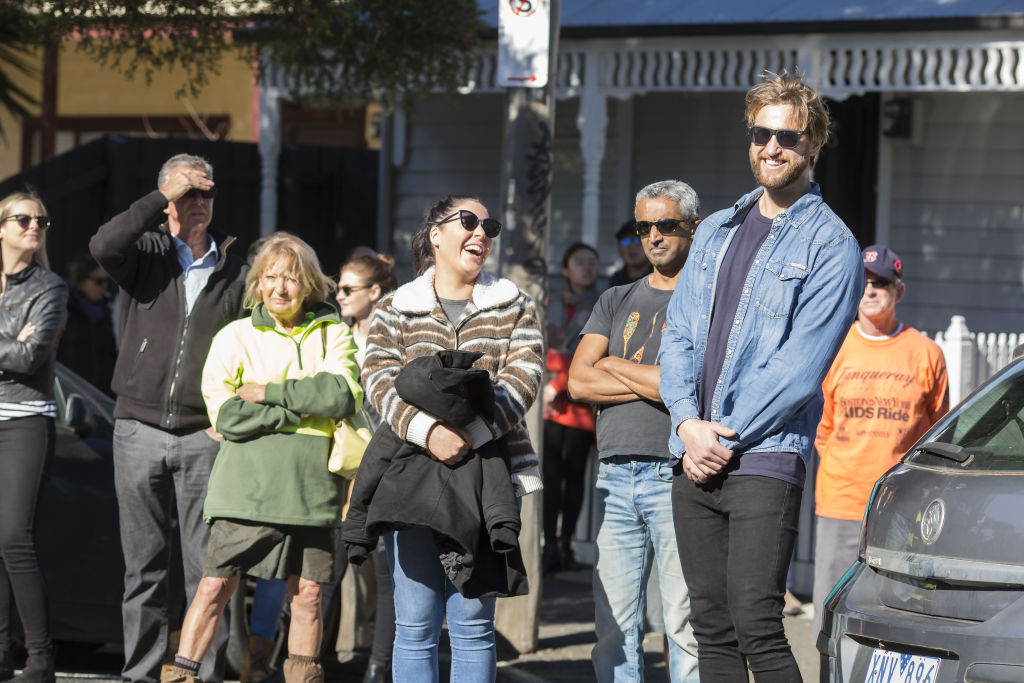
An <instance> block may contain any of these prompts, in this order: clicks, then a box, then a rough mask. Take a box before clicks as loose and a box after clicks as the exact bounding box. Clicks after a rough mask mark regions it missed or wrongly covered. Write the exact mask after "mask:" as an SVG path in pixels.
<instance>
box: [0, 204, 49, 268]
mask: <svg viewBox="0 0 1024 683" xmlns="http://www.w3.org/2000/svg"><path fill="white" fill-rule="evenodd" d="M18 202H35V203H36V204H37V205H38V206H39V213H40V215H43V216H49V215H50V214H48V213H46V205H45V204H43V200H42V199H40V198H39V195H37V194H36V193H35V192H32V191H29V190H25V191H24V192H14V193H12V194H9V195H7V196H6V197H4V198H3V200H2V201H0V224H2V223H3V222H5V221H6V220H7V218H8V217H10V216H12V215H14V214H13V213H12V208H13V207H14V205H15V204H17V203H18ZM47 232H49V230H40V231H39V248H38V249H36V252H35V253H34V254H32V258H34V259H35V260H36V262H37V263H39V265H41V266H43V267H44V268H49V267H50V259H49V257H48V256H47V255H46V233H47ZM0 259H2V257H0ZM0 270H3V263H0Z"/></svg>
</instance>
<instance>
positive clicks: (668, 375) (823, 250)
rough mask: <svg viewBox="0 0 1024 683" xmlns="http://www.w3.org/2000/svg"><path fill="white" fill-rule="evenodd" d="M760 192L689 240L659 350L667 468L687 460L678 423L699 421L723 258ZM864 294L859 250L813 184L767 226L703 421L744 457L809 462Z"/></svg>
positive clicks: (711, 218) (714, 217) (708, 222)
mask: <svg viewBox="0 0 1024 683" xmlns="http://www.w3.org/2000/svg"><path fill="white" fill-rule="evenodd" d="M762 191H763V189H762V188H758V189H757V190H755V191H754V192H751V193H750V194H748V195H746V196H744V197H742V198H741V199H740V200H739V201H738V202H737V203H736V205H735V206H733V208H732V209H725V210H722V211H718V212H716V213H714V214H712V215H711V216H709V217H708V218H707V219H706V220H705V221H704V222H703V223H701V224H700V227H699V228H698V229H697V234H696V235H695V237H694V241H693V245H692V246H691V248H690V255H689V258H687V260H686V265H684V266H683V271H682V274H681V275H680V278H679V283H678V284H677V285H676V289H675V292H673V294H672V299H671V301H670V302H669V305H668V313H667V315H666V319H665V320H666V328H665V332H664V335H663V337H662V341H661V351H660V354H659V359H660V363H661V385H660V387H661V388H660V390H661V396H662V399H663V400H664V402H665V405H666V406H667V407H668V409H669V411H670V413H671V415H672V434H671V436H670V438H669V450H670V451H671V452H672V460H673V461H678V460H679V459H681V458H682V454H683V451H684V450H685V448H684V446H683V442H682V440H681V439H680V438H679V436H678V435H677V434H676V431H675V430H676V428H677V427H678V426H679V424H680V423H681V422H682V421H683V420H686V419H689V418H698V419H699V418H700V411H699V410H698V406H697V396H698V392H699V389H700V386H699V385H700V376H701V367H702V365H703V362H704V350H705V348H706V347H707V341H708V330H709V327H710V324H711V309H712V305H713V303H714V300H715V284H716V281H717V277H718V270H719V266H720V264H721V259H722V257H723V256H724V255H725V253H726V251H727V250H728V248H729V243H730V242H731V241H732V238H733V236H734V235H735V234H736V228H738V227H739V226H740V224H741V223H742V222H743V219H744V217H745V216H746V214H747V211H748V210H749V209H750V207H751V206H752V205H753V203H754V202H756V201H757V200H758V199H759V198H760V196H761V192H762ZM863 293H864V265H863V262H862V260H861V253H860V247H859V246H858V245H857V241H856V239H854V237H853V235H852V234H851V233H850V231H849V229H848V228H847V227H846V225H845V224H844V223H843V222H842V220H840V219H839V217H838V216H836V215H835V214H834V213H833V212H832V210H831V209H830V208H829V207H828V205H826V204H825V203H824V202H823V201H822V199H821V191H820V190H819V189H818V185H817V184H816V183H811V189H810V190H809V191H808V192H807V194H805V195H804V196H803V197H801V198H800V199H798V200H797V201H796V203H794V204H793V205H792V206H790V207H789V208H788V209H786V210H785V211H784V212H782V213H780V214H779V215H778V216H776V217H775V218H774V219H773V220H772V227H771V230H770V231H769V233H768V237H767V238H766V239H765V241H764V244H762V245H761V248H760V249H759V250H758V252H757V254H756V255H755V256H754V262H753V264H751V267H750V272H749V273H748V274H747V278H746V281H745V282H744V283H743V291H742V292H741V294H740V300H739V304H738V305H737V307H736V314H735V318H734V319H733V321H732V325H731V329H730V330H729V336H728V341H727V344H728V347H727V348H726V352H725V360H724V363H723V365H722V374H721V375H720V376H719V378H718V381H717V385H716V386H715V387H714V391H713V392H712V393H711V396H712V398H711V419H712V421H714V422H719V423H721V424H722V425H724V426H726V427H731V428H732V429H735V430H736V432H737V434H738V436H737V437H736V438H734V439H726V438H724V437H720V438H719V440H720V441H721V443H722V444H723V445H724V446H725V447H726V448H729V449H732V450H734V451H742V452H784V453H798V454H800V457H802V458H803V459H804V462H805V463H806V462H807V459H808V457H809V456H810V452H811V446H812V445H813V443H814V433H815V430H816V429H817V426H818V421H819V420H820V419H821V409H822V405H823V399H822V394H821V382H822V380H824V378H825V375H826V374H827V373H828V369H829V367H830V366H831V364H832V360H833V359H834V358H835V355H836V353H837V352H838V351H839V346H840V345H841V344H842V342H843V337H844V336H845V335H846V333H847V332H848V331H849V328H850V325H851V324H852V323H853V319H854V316H855V315H856V313H857V305H858V302H859V301H860V299H861V296H862V295H863Z"/></svg>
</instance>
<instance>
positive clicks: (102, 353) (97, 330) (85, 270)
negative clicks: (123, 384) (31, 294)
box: [57, 254, 117, 396]
mask: <svg viewBox="0 0 1024 683" xmlns="http://www.w3.org/2000/svg"><path fill="white" fill-rule="evenodd" d="M68 282H69V283H70V285H71V287H70V291H69V296H68V324H67V327H66V328H65V329H64V335H63V336H62V337H61V339H60V346H59V347H58V348H57V360H59V361H60V362H61V363H63V364H64V365H66V366H68V367H69V368H71V370H73V371H74V372H76V373H78V374H79V375H81V376H82V377H83V378H84V379H85V380H87V381H88V382H89V384H92V385H93V386H94V387H96V388H97V389H99V390H100V391H103V392H104V393H106V394H108V395H109V396H113V395H114V392H113V390H112V389H111V388H110V380H111V379H112V378H113V377H114V364H115V363H116V362H117V343H116V342H115V341H114V323H113V318H112V317H111V312H110V300H109V297H108V291H107V290H108V288H109V285H110V278H109V277H108V276H107V273H106V271H105V270H103V268H101V267H100V264H98V263H96V259H94V258H93V257H92V256H90V255H89V254H81V255H79V256H76V257H75V258H73V259H72V260H71V263H70V265H68Z"/></svg>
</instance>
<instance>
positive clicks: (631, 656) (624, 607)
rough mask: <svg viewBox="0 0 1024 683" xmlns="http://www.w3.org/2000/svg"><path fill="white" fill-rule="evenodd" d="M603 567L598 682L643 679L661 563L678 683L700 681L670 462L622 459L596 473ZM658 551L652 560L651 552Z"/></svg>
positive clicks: (597, 587)
mask: <svg viewBox="0 0 1024 683" xmlns="http://www.w3.org/2000/svg"><path fill="white" fill-rule="evenodd" d="M596 496H597V505H598V519H599V522H598V524H599V527H598V531H597V563H596V564H595V565H594V628H595V630H596V631H597V644H596V645H595V646H594V650H593V652H592V653H591V658H592V659H593V662H594V672H595V673H596V674H597V680H598V681H599V682H600V683H613V682H614V683H631V682H633V681H642V680H644V658H643V642H644V615H645V613H646V604H647V580H648V577H649V576H650V573H651V568H652V566H653V564H654V559H655V557H657V564H658V579H659V584H660V586H661V596H660V598H661V605H662V615H663V618H664V620H665V631H666V633H667V635H668V638H669V675H670V677H671V680H672V682H673V683H684V682H686V683H689V682H691V681H697V642H696V641H695V640H694V637H693V630H692V629H691V627H690V623H689V621H690V602H689V597H688V595H687V591H686V583H685V581H683V570H682V567H681V566H680V563H679V552H678V548H677V545H676V534H675V529H674V527H673V522H672V468H671V467H669V466H668V460H667V459H665V458H645V457H637V458H630V457H628V456H616V457H612V458H607V459H602V460H601V462H600V464H599V465H598V470H597V492H596ZM652 546H653V548H654V554H653V556H652V554H651V552H650V549H651V547H652Z"/></svg>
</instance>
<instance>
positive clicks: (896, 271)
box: [862, 244, 903, 280]
mask: <svg viewBox="0 0 1024 683" xmlns="http://www.w3.org/2000/svg"><path fill="white" fill-rule="evenodd" d="M862 255H863V257H864V267H865V268H867V269H868V270H870V271H871V272H872V273H874V274H875V275H877V276H878V277H881V278H885V279H887V280H888V279H889V278H893V277H898V278H902V277H903V261H901V260H900V257H899V256H897V255H896V254H895V252H893V250H892V249H890V248H889V247H887V246H885V245H884V244H872V245H871V246H870V247H866V248H865V249H864V251H863V252H862Z"/></svg>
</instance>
